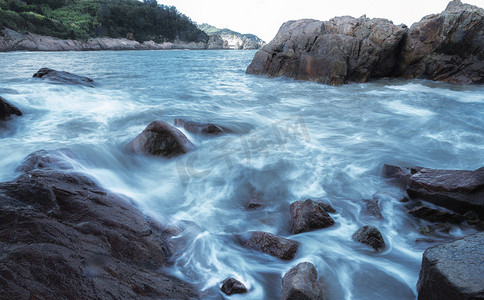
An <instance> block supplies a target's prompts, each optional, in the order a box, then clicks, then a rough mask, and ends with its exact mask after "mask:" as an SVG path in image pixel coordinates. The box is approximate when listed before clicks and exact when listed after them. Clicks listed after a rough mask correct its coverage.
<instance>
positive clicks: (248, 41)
mask: <svg viewBox="0 0 484 300" xmlns="http://www.w3.org/2000/svg"><path fill="white" fill-rule="evenodd" d="M198 28H199V29H200V30H202V31H204V32H205V33H206V34H208V35H209V36H210V37H214V36H219V37H220V38H221V39H222V40H223V48H224V49H233V50H256V49H260V48H262V47H263V46H264V45H265V42H264V41H263V40H262V39H260V38H259V37H257V36H255V35H253V34H241V33H239V32H236V31H233V30H230V29H227V28H224V29H220V28H217V27H214V26H212V25H209V24H206V23H204V24H201V25H199V26H198Z"/></svg>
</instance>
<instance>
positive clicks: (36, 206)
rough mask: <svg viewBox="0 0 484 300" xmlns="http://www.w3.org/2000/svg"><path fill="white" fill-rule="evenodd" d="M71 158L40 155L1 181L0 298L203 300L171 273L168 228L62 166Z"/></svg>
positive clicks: (120, 197)
mask: <svg viewBox="0 0 484 300" xmlns="http://www.w3.org/2000/svg"><path fill="white" fill-rule="evenodd" d="M66 153H67V152H66V151H64V150H62V151H53V152H49V151H38V152H35V153H33V154H31V155H30V156H29V157H28V159H27V160H26V164H25V165H23V166H20V167H19V168H18V169H19V170H23V173H22V174H21V175H20V176H19V177H18V178H16V179H15V180H13V181H11V182H4V183H0V245H1V249H2V255H0V266H1V268H0V289H1V290H2V295H1V297H0V298H2V299H30V298H32V299H111V298H116V299H153V298H158V299H160V298H163V299H167V298H170V299H187V298H197V297H198V292H197V291H196V290H195V289H194V287H192V286H191V285H189V284H187V283H184V282H182V281H181V280H179V279H176V278H173V277H171V276H169V275H167V274H166V273H165V272H164V271H163V267H164V266H168V265H169V263H168V260H169V258H170V255H171V248H170V244H169V242H168V240H169V239H170V238H171V236H170V235H168V234H167V233H166V232H164V230H163V227H162V225H161V224H158V223H157V222H154V221H153V220H150V219H147V218H146V217H144V216H143V215H142V214H141V213H140V212H139V211H138V210H137V209H136V208H135V207H134V206H133V204H132V200H131V199H128V198H126V197H124V196H122V195H117V194H115V193H112V192H111V191H109V190H105V189H103V188H102V187H100V186H99V185H98V184H97V183H96V182H95V181H94V180H93V179H92V178H90V177H88V176H87V175H84V174H82V173H79V172H77V171H75V170H74V169H72V168H68V165H69V164H70V162H69V161H67V162H65V163H63V164H61V165H60V167H59V168H57V161H60V160H61V158H62V156H65V155H66ZM33 161H37V162H39V163H34V164H33V163H32V162H33ZM40 162H45V163H40Z"/></svg>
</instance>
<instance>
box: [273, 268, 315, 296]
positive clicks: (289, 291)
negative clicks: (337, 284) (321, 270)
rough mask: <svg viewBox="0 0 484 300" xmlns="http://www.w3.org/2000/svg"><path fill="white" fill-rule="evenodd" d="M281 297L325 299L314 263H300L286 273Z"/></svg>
mask: <svg viewBox="0 0 484 300" xmlns="http://www.w3.org/2000/svg"><path fill="white" fill-rule="evenodd" d="M281 299H283V300H292V299H301V300H318V299H323V290H322V288H321V285H320V283H319V282H318V272H317V271H316V268H315V267H314V265H313V264H311V263H308V262H303V263H300V264H298V265H297V266H295V267H293V268H291V269H290V270H289V271H288V272H287V273H286V274H285V275H284V277H283V278H282V296H281Z"/></svg>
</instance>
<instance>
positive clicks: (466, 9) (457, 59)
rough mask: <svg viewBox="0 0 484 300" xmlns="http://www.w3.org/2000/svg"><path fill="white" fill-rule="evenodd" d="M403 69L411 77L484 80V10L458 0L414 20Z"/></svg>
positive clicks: (456, 80)
mask: <svg viewBox="0 0 484 300" xmlns="http://www.w3.org/2000/svg"><path fill="white" fill-rule="evenodd" d="M401 71H402V75H403V76H404V77H407V78H427V79H431V80H442V81H448V82H450V83H460V84H470V83H484V10H483V9H482V8H479V7H476V6H473V5H469V4H463V3H462V2H461V1H460V0H454V1H451V2H450V3H449V4H448V5H447V8H446V9H445V10H444V11H443V12H442V13H440V14H434V15H430V16H426V17H424V18H423V19H422V20H421V21H420V22H417V23H415V24H413V25H412V27H411V28H410V29H409V31H408V35H407V38H406V39H405V43H404V47H403V51H402V60H401Z"/></svg>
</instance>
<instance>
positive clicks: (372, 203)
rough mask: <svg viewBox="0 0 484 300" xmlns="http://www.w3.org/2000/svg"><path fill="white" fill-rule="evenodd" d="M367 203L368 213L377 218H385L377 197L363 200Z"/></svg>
mask: <svg viewBox="0 0 484 300" xmlns="http://www.w3.org/2000/svg"><path fill="white" fill-rule="evenodd" d="M363 201H364V202H365V204H366V213H367V214H368V215H370V216H372V217H375V218H377V219H380V220H381V219H383V215H382V214H381V209H380V205H379V201H378V200H375V199H367V200H363Z"/></svg>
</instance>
